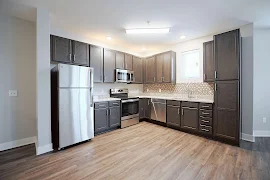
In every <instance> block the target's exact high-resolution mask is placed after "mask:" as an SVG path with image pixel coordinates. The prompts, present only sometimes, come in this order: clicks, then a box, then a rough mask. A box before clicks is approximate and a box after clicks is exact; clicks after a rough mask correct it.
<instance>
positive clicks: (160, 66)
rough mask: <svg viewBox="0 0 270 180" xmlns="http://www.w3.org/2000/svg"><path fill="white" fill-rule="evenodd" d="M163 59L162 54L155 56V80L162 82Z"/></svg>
mask: <svg viewBox="0 0 270 180" xmlns="http://www.w3.org/2000/svg"><path fill="white" fill-rule="evenodd" d="M163 60H164V55H163V54H159V55H157V56H156V82H157V83H162V82H163Z"/></svg>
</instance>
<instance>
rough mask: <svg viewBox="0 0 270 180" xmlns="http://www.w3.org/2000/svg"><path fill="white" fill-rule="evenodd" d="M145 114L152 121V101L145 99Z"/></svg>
mask: <svg viewBox="0 0 270 180" xmlns="http://www.w3.org/2000/svg"><path fill="white" fill-rule="evenodd" d="M144 103H145V104H144V113H145V118H147V119H151V106H150V99H148V98H147V99H145V100H144Z"/></svg>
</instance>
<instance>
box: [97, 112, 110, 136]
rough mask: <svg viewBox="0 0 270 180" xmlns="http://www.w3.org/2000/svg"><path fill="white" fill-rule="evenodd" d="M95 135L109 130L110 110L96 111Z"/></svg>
mask: <svg viewBox="0 0 270 180" xmlns="http://www.w3.org/2000/svg"><path fill="white" fill-rule="evenodd" d="M94 116H95V119H94V122H95V133H99V132H102V131H105V130H106V129H108V127H109V124H108V109H107V108H104V109H95V115H94Z"/></svg>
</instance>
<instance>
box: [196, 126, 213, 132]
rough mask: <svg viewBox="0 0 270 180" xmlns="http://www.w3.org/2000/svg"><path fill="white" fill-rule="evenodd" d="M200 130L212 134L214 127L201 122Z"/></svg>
mask: <svg viewBox="0 0 270 180" xmlns="http://www.w3.org/2000/svg"><path fill="white" fill-rule="evenodd" d="M199 131H200V132H202V133H205V134H212V133H213V131H212V127H210V126H206V125H203V124H200V126H199Z"/></svg>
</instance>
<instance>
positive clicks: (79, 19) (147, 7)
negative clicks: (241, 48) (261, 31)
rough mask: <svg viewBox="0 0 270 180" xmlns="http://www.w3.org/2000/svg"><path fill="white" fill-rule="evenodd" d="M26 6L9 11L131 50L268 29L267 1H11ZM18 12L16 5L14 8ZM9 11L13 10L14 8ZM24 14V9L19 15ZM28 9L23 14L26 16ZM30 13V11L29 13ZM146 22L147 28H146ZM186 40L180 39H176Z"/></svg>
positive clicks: (163, 46) (268, 1)
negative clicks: (36, 13) (248, 27)
mask: <svg viewBox="0 0 270 180" xmlns="http://www.w3.org/2000/svg"><path fill="white" fill-rule="evenodd" d="M10 1H11V2H13V3H20V4H23V5H26V6H22V7H23V8H18V9H19V10H18V9H16V8H15V10H14V12H13V13H14V14H15V15H16V16H18V17H20V18H24V19H27V20H34V19H35V18H34V17H33V13H31V10H30V9H29V8H26V7H28V6H31V7H45V8H48V9H49V10H50V12H51V23H52V26H53V27H54V28H59V29H68V30H69V31H71V32H74V33H79V34H81V35H83V36H87V37H88V38H91V39H95V40H99V41H102V42H104V43H111V42H108V41H107V40H106V36H111V37H112V38H113V40H112V41H114V42H113V43H114V44H116V45H119V46H124V47H127V48H129V49H131V50H132V51H137V52H140V51H142V50H141V48H143V47H144V48H147V50H146V51H158V50H159V49H162V48H165V47H168V46H171V45H172V44H176V43H179V42H181V41H186V40H190V39H195V38H198V37H202V36H206V35H209V34H214V33H218V32H222V31H224V30H229V29H233V28H237V27H239V26H242V25H245V24H249V23H252V22H260V25H261V26H265V25H266V26H267V25H268V26H270V0H205V1H202V0H47V1H45V0H10ZM18 7H19V6H18ZM13 9H14V8H13ZM22 9H23V10H22ZM26 10H27V12H25V11H26ZM32 12H33V11H32ZM146 21H150V22H151V23H150V25H149V26H148V24H147V23H146ZM147 27H150V28H159V27H170V28H171V31H170V33H169V34H163V35H127V34H125V31H124V29H126V28H147ZM181 35H185V36H186V37H187V38H186V39H184V40H180V38H179V37H180V36H181Z"/></svg>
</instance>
